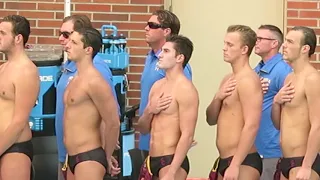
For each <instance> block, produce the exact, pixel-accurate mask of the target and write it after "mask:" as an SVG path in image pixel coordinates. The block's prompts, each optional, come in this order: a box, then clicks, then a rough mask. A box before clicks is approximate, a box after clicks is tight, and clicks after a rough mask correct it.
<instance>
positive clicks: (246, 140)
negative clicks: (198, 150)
mask: <svg viewBox="0 0 320 180" xmlns="http://www.w3.org/2000/svg"><path fill="white" fill-rule="evenodd" d="M255 43H256V34H255V32H254V31H253V30H252V29H251V28H249V27H247V26H244V25H232V26H229V27H228V29H227V34H226V36H225V39H224V48H223V53H224V54H223V55H224V60H225V61H226V62H227V63H230V64H231V67H232V71H233V72H232V73H231V74H228V75H226V76H225V77H224V79H223V80H222V82H221V84H220V88H219V91H218V92H217V93H216V94H215V96H214V98H213V100H212V102H211V104H210V105H209V106H208V108H207V111H206V114H207V123H208V124H209V125H211V126H212V125H216V124H217V126H218V127H217V141H216V142H217V148H218V151H219V154H220V157H219V166H218V172H219V177H218V179H223V180H248V179H250V180H258V179H259V178H260V175H261V173H262V160H261V158H260V156H259V154H258V153H257V150H256V148H255V146H254V141H255V137H256V134H257V131H258V128H259V124H260V118H261V111H262V101H263V94H262V88H261V83H260V80H259V77H258V75H257V74H256V73H255V72H254V71H253V70H252V68H251V67H250V64H249V57H250V54H251V52H252V49H253V47H254V46H255Z"/></svg>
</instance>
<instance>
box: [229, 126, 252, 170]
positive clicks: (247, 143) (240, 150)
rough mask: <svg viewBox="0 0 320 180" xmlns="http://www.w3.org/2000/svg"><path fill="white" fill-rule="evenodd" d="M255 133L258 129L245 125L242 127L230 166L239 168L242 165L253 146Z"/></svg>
mask: <svg viewBox="0 0 320 180" xmlns="http://www.w3.org/2000/svg"><path fill="white" fill-rule="evenodd" d="M257 131H258V128H257V127H255V126H249V125H245V126H244V127H243V129H242V132H241V135H240V138H239V139H240V141H239V143H238V147H237V150H236V153H235V155H234V157H233V159H232V161H231V164H230V166H240V165H241V164H242V162H243V160H244V159H245V158H246V156H247V155H248V153H249V151H250V149H251V148H252V146H253V144H254V140H255V137H256V134H257Z"/></svg>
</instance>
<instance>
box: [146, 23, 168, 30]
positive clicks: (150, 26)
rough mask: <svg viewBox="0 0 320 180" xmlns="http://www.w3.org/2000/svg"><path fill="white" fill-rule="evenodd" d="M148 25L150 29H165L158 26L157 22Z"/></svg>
mask: <svg viewBox="0 0 320 180" xmlns="http://www.w3.org/2000/svg"><path fill="white" fill-rule="evenodd" d="M147 25H148V26H149V28H150V29H159V28H164V27H163V26H162V25H161V24H157V23H155V22H148V23H147Z"/></svg>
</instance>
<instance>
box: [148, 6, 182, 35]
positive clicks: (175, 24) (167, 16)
mask: <svg viewBox="0 0 320 180" xmlns="http://www.w3.org/2000/svg"><path fill="white" fill-rule="evenodd" d="M152 15H155V16H158V21H159V22H160V24H161V25H162V27H163V28H170V29H171V34H172V35H175V34H179V32H180V20H179V18H178V17H177V16H176V15H175V14H174V13H172V12H170V11H168V10H157V11H155V12H154V13H152Z"/></svg>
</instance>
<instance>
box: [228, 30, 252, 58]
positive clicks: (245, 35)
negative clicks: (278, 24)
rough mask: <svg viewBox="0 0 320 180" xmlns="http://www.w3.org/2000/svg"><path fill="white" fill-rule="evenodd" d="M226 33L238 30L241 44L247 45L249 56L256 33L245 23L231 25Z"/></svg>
mask: <svg viewBox="0 0 320 180" xmlns="http://www.w3.org/2000/svg"><path fill="white" fill-rule="evenodd" d="M227 32H228V33H231V32H239V33H240V36H241V40H242V45H244V46H248V53H247V55H248V56H250V55H251V53H252V49H253V48H254V46H255V45H256V42H257V34H256V33H255V32H254V31H253V30H252V29H251V28H250V27H249V26H245V25H231V26H229V27H228V29H227Z"/></svg>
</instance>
